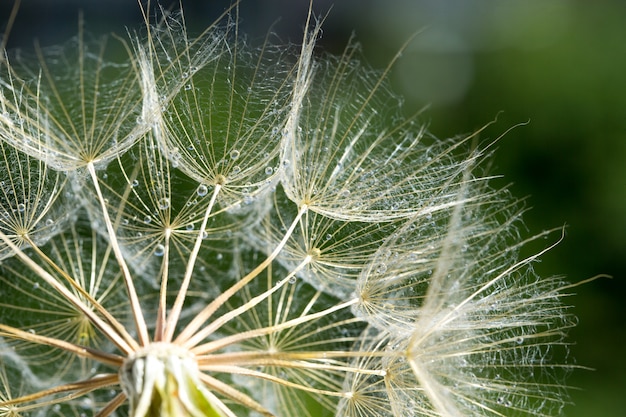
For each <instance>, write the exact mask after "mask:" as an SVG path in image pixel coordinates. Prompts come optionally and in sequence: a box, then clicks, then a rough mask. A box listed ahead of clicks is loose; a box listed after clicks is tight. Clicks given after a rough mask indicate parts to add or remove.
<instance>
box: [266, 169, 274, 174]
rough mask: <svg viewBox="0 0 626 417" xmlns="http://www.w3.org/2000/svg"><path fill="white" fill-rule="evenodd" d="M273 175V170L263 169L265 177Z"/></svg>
mask: <svg viewBox="0 0 626 417" xmlns="http://www.w3.org/2000/svg"><path fill="white" fill-rule="evenodd" d="M273 173H274V168H272V167H265V175H272V174H273Z"/></svg>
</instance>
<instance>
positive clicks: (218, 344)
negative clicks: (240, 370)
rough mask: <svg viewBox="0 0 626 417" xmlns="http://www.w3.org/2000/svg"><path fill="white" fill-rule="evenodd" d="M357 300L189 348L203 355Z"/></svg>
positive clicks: (281, 328)
mask: <svg viewBox="0 0 626 417" xmlns="http://www.w3.org/2000/svg"><path fill="white" fill-rule="evenodd" d="M358 302H359V299H358V298H353V299H352V300H349V301H346V302H344V303H341V304H337V305H335V306H333V307H330V308H327V309H326V310H322V311H319V312H317V313H313V314H308V315H306V316H301V317H297V318H295V319H292V320H288V321H286V322H284V323H280V324H276V325H273V326H268V327H263V328H261V329H255V330H249V331H247V332H241V333H237V334H234V335H232V336H227V337H223V338H221V339H219V340H215V341H212V342H209V343H205V344H203V345H199V346H196V347H194V348H193V349H190V350H191V352H192V353H193V354H194V355H203V354H207V353H211V352H214V351H216V350H218V349H222V348H224V347H226V346H228V345H232V344H233V343H237V342H241V341H243V340H247V339H252V338H254V337H260V336H265V335H268V334H272V333H275V332H279V331H281V330H284V329H289V328H291V327H295V326H298V325H300V324H303V323H306V322H308V321H311V320H316V319H319V318H320V317H324V316H326V315H328V314H332V313H334V312H335V311H338V310H341V309H344V308H347V307H350V306H351V305H353V304H357V303H358Z"/></svg>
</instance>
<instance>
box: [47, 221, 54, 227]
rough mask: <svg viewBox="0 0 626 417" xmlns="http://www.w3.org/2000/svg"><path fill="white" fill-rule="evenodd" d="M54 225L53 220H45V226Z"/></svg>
mask: <svg viewBox="0 0 626 417" xmlns="http://www.w3.org/2000/svg"><path fill="white" fill-rule="evenodd" d="M53 224H54V220H52V219H46V226H52V225H53Z"/></svg>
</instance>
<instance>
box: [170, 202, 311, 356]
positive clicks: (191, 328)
mask: <svg viewBox="0 0 626 417" xmlns="http://www.w3.org/2000/svg"><path fill="white" fill-rule="evenodd" d="M307 209H308V207H307V205H306V204H303V205H302V206H300V209H299V210H298V214H297V215H296V218H295V219H294V220H293V222H292V224H291V226H290V227H289V229H288V230H287V231H286V232H285V236H284V237H283V239H282V240H281V241H280V243H279V244H278V246H276V248H275V249H274V251H273V252H272V253H271V254H270V255H269V256H268V257H267V259H265V260H264V261H263V262H261V263H260V264H259V265H258V266H257V267H256V268H254V269H253V270H252V271H251V272H250V273H248V274H247V275H246V276H245V277H243V278H242V279H240V280H239V281H238V282H237V283H236V284H235V285H233V286H232V287H230V288H229V289H227V290H226V291H224V292H222V293H221V294H220V295H219V296H218V297H217V298H216V299H215V300H213V301H212V302H210V303H209V304H208V305H207V306H206V307H205V308H204V309H203V310H202V311H201V312H200V313H198V314H197V315H196V317H195V318H194V319H193V320H192V321H191V323H189V324H188V325H187V327H185V329H184V330H183V331H182V332H181V333H180V335H178V337H177V338H176V340H175V341H174V343H176V344H181V345H185V346H186V345H187V341H188V340H189V339H190V338H191V337H192V336H193V335H194V333H196V332H197V331H198V329H200V327H201V326H202V325H203V324H204V323H205V322H206V321H207V320H208V319H209V318H210V317H211V315H212V314H213V313H214V312H215V311H216V310H217V309H218V308H219V307H220V306H222V304H224V303H225V302H226V301H227V300H228V299H230V297H232V296H233V294H235V293H236V292H237V291H239V290H240V289H241V288H244V287H245V286H246V285H248V283H249V282H250V281H252V280H253V279H254V278H256V277H257V276H258V275H259V274H260V273H261V271H263V270H264V269H265V268H267V267H268V266H269V265H270V264H271V263H272V261H273V260H274V259H275V258H276V256H278V254H279V253H280V251H282V250H283V247H284V246H285V244H286V243H287V240H289V238H290V237H291V234H292V233H293V231H294V229H295V228H296V226H297V225H298V223H299V222H300V219H302V216H303V215H304V213H306V211H307Z"/></svg>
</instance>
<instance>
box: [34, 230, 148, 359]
mask: <svg viewBox="0 0 626 417" xmlns="http://www.w3.org/2000/svg"><path fill="white" fill-rule="evenodd" d="M26 241H27V242H28V244H29V245H30V247H31V248H32V249H33V250H34V251H35V252H36V253H37V255H39V257H41V258H42V259H43V260H44V261H45V262H46V263H47V264H48V265H50V266H51V267H52V268H54V270H55V271H57V272H58V273H59V275H61V276H62V277H63V278H64V279H65V280H66V281H67V282H68V283H69V284H70V285H71V286H72V288H74V289H75V290H76V291H77V292H78V293H79V294H80V295H82V296H83V297H85V299H86V300H87V301H89V303H90V304H91V305H92V306H93V307H94V308H95V309H96V310H98V313H100V314H102V316H103V317H104V318H105V319H106V321H107V322H108V323H109V324H110V325H111V326H112V327H113V328H114V329H115V331H117V333H118V334H119V335H120V336H121V337H123V338H124V340H125V341H126V342H127V343H128V345H129V346H131V347H132V348H133V349H136V348H137V347H138V345H137V342H136V341H135V340H134V339H133V337H132V336H131V335H130V334H129V333H128V332H127V331H126V328H124V326H123V325H122V323H120V322H119V321H118V320H117V319H116V318H115V317H113V316H112V315H111V313H109V311H108V310H107V309H106V308H104V306H103V305H102V304H100V303H99V302H98V301H97V300H96V299H95V298H94V297H93V296H92V295H91V294H90V293H89V292H88V291H87V290H85V289H84V288H83V287H82V286H81V285H80V284H79V283H78V282H77V281H76V280H74V279H72V277H71V276H70V275H69V274H68V273H67V272H65V271H64V270H63V269H61V267H59V265H57V264H56V263H55V262H54V261H52V259H50V258H49V257H48V255H46V254H45V253H44V252H43V251H42V250H41V249H40V248H39V246H37V245H36V244H35V243H34V242H33V241H32V240H31V239H30V237H28V236H27V237H26Z"/></svg>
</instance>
